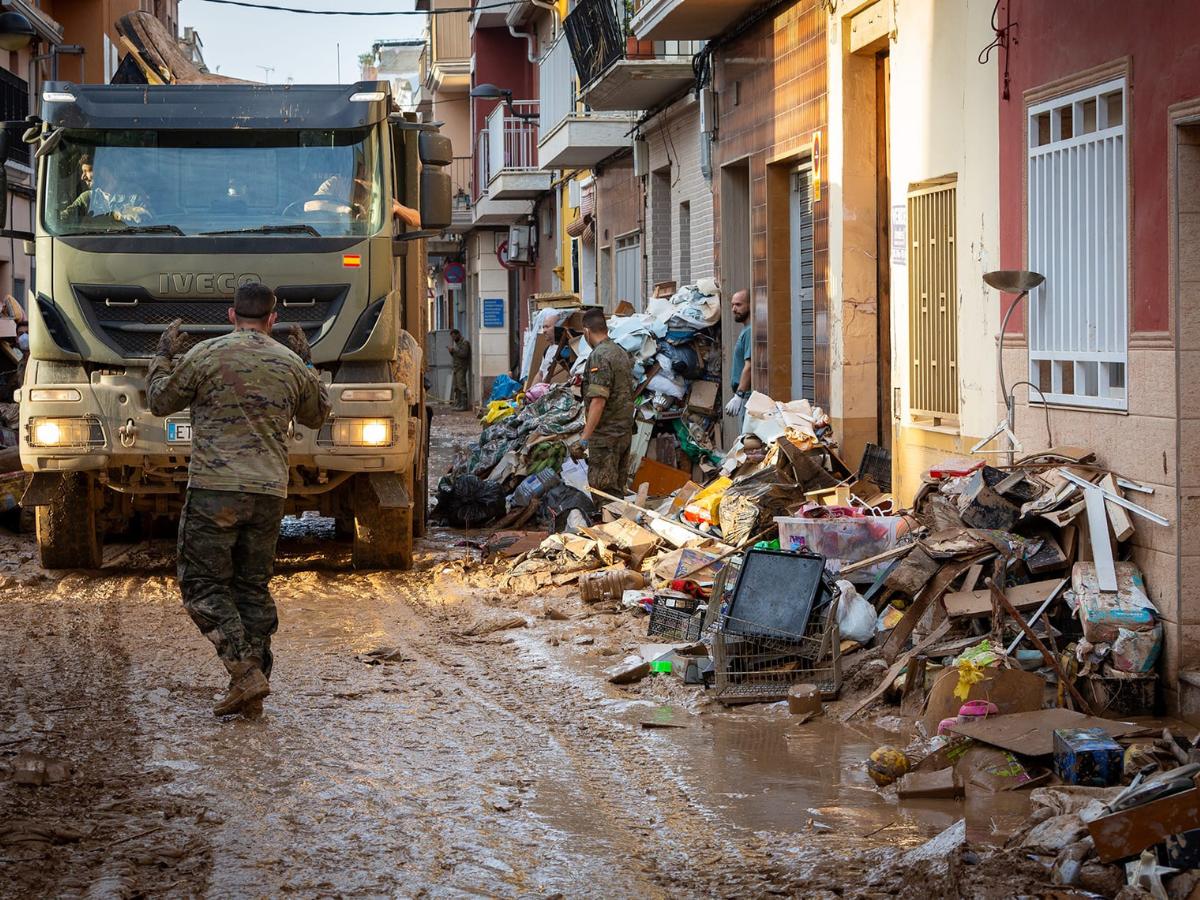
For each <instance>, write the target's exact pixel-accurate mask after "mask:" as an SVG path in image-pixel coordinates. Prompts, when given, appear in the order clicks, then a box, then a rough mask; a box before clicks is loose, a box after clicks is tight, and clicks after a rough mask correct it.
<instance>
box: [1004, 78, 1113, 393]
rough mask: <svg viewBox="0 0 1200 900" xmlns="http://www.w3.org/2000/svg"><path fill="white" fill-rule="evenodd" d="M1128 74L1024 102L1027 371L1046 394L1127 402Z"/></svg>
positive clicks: (1030, 378) (1030, 377)
mask: <svg viewBox="0 0 1200 900" xmlns="http://www.w3.org/2000/svg"><path fill="white" fill-rule="evenodd" d="M1125 107H1126V94H1125V80H1124V79H1118V80H1116V81H1110V82H1107V83H1105V84H1101V85H1097V86H1096V87H1091V88H1088V89H1087V90H1083V91H1079V92H1078V93H1074V94H1070V95H1068V96H1065V97H1058V98H1056V99H1054V100H1049V101H1047V102H1045V103H1039V104H1037V105H1036V106H1031V107H1030V108H1029V196H1028V198H1027V205H1028V207H1029V268H1030V269H1032V270H1033V271H1035V272H1040V273H1041V274H1042V275H1045V276H1046V282H1045V284H1044V285H1042V286H1041V287H1040V288H1038V289H1037V290H1035V291H1033V292H1032V293H1031V294H1030V296H1029V367H1030V376H1029V380H1030V381H1032V382H1033V383H1034V384H1036V385H1037V386H1038V387H1039V388H1040V389H1041V390H1042V392H1043V393H1044V394H1045V398H1046V400H1047V402H1050V403H1067V404H1072V405H1075V406H1093V407H1101V408H1107V409H1125V407H1126V390H1125V372H1126V363H1127V358H1128V320H1129V317H1128V274H1127V273H1128V259H1129V252H1128V230H1127V221H1128V210H1127V184H1128V175H1127V171H1126V146H1125V131H1126V124H1125V122H1126V115H1125Z"/></svg>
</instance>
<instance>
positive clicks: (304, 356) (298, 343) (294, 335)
mask: <svg viewBox="0 0 1200 900" xmlns="http://www.w3.org/2000/svg"><path fill="white" fill-rule="evenodd" d="M287 346H288V349H289V350H291V351H292V352H293V353H295V354H296V355H297V356H298V357H300V361H301V362H302V363H304V364H305V365H306V366H311V365H312V348H311V347H309V346H308V338H307V337H305V336H304V329H303V328H301V327H300V326H299V325H293V326H292V327H291V328H289V329H288V335H287Z"/></svg>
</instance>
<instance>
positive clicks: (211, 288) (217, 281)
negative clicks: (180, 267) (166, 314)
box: [158, 272, 262, 297]
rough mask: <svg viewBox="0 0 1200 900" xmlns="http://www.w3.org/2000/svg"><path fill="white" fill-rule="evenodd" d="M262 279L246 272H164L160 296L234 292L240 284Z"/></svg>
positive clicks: (159, 283)
mask: <svg viewBox="0 0 1200 900" xmlns="http://www.w3.org/2000/svg"><path fill="white" fill-rule="evenodd" d="M248 281H262V276H261V275H256V274H254V273H253V272H246V273H245V274H242V275H235V274H234V273H233V272H162V273H160V274H159V276H158V294H159V296H160V297H169V296H173V295H175V296H195V295H196V294H225V295H228V294H232V293H233V292H234V290H235V289H236V288H237V286H238V285H239V284H245V283H246V282H248Z"/></svg>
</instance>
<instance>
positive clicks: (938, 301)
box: [908, 179, 958, 424]
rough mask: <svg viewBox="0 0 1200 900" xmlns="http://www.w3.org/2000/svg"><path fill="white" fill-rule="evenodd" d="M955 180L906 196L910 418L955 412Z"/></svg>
mask: <svg viewBox="0 0 1200 900" xmlns="http://www.w3.org/2000/svg"><path fill="white" fill-rule="evenodd" d="M956 195H957V180H954V179H939V181H938V183H935V184H924V185H915V186H914V187H913V189H912V190H910V191H909V194H908V237H909V241H910V246H911V248H912V252H911V253H910V254H909V260H908V341H909V360H910V363H909V365H910V369H909V375H910V391H911V396H910V401H909V406H910V408H911V410H912V414H913V415H914V416H917V417H920V418H931V419H933V421H934V424H941V421H942V419H943V418H946V417H957V416H958V271H957V265H956V260H955V252H954V234H955V230H956V228H955V225H956V223H955V215H956V213H957V197H956Z"/></svg>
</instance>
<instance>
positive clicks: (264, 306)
mask: <svg viewBox="0 0 1200 900" xmlns="http://www.w3.org/2000/svg"><path fill="white" fill-rule="evenodd" d="M273 312H275V292H274V291H273V290H271V289H270V288H269V287H267V286H266V285H265V284H263V283H262V282H261V281H247V282H246V283H245V284H239V285H238V288H237V290H236V291H234V292H233V314H234V315H235V316H237V317H238V318H239V319H265V318H266V317H267V316H269V315H270V314H271V313H273Z"/></svg>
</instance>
